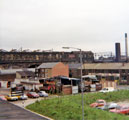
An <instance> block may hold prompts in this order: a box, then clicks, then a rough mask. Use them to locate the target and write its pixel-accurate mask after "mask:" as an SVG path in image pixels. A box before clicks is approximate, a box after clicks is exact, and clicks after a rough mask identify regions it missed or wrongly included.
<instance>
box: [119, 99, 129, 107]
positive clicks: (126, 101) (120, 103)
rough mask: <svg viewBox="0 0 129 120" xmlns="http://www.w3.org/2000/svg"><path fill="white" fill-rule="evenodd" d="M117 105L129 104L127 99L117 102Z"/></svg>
mask: <svg viewBox="0 0 129 120" xmlns="http://www.w3.org/2000/svg"><path fill="white" fill-rule="evenodd" d="M117 104H118V105H123V106H129V100H125V101H121V102H117Z"/></svg>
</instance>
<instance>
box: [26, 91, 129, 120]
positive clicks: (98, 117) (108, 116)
mask: <svg viewBox="0 0 129 120" xmlns="http://www.w3.org/2000/svg"><path fill="white" fill-rule="evenodd" d="M97 99H104V100H106V101H108V102H110V101H115V102H118V101H124V100H128V99H129V91H128V90H122V91H116V92H110V93H105V94H103V93H88V94H84V113H85V114H84V117H85V119H86V120H129V117H128V116H125V115H120V114H114V113H110V112H108V111H103V110H99V109H96V108H90V107H89V105H90V104H91V103H93V102H95V101H96V100H97ZM26 108H27V109H30V110H32V111H35V112H37V113H39V114H43V115H46V116H48V117H51V118H53V119H55V120H81V119H82V106H81V94H78V95H71V96H62V97H58V98H53V99H46V100H42V101H36V102H35V103H34V104H31V105H29V106H27V107H26Z"/></svg>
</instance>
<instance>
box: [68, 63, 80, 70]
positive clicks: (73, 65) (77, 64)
mask: <svg viewBox="0 0 129 120" xmlns="http://www.w3.org/2000/svg"><path fill="white" fill-rule="evenodd" d="M80 66H81V64H80V63H71V64H69V69H77V68H79V67H80Z"/></svg>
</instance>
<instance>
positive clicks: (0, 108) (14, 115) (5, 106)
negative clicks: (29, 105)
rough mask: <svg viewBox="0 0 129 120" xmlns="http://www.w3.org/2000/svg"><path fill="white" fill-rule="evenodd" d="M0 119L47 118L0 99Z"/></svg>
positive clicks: (44, 119)
mask: <svg viewBox="0 0 129 120" xmlns="http://www.w3.org/2000/svg"><path fill="white" fill-rule="evenodd" d="M0 120H49V119H48V118H44V117H42V116H40V115H38V114H35V113H32V112H30V111H28V110H26V109H24V108H21V107H19V106H16V105H14V104H12V103H10V102H8V101H2V100H0Z"/></svg>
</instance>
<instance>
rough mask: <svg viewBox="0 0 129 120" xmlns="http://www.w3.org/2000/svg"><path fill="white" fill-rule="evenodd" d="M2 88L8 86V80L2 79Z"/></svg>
mask: <svg viewBox="0 0 129 120" xmlns="http://www.w3.org/2000/svg"><path fill="white" fill-rule="evenodd" d="M0 83H1V87H2V88H7V83H8V81H0Z"/></svg>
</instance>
